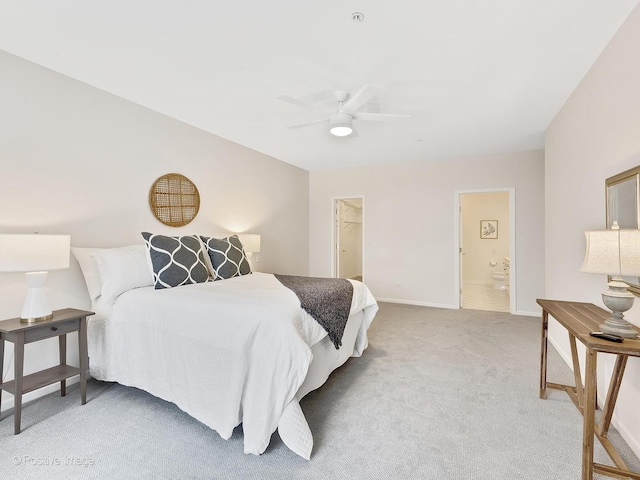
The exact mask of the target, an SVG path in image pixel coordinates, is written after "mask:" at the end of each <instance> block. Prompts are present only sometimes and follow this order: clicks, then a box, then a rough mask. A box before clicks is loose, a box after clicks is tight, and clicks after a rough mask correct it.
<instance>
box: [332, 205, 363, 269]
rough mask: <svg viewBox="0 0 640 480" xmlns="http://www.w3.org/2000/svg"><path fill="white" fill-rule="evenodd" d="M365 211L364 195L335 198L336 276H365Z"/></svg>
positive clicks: (334, 248) (334, 247)
mask: <svg viewBox="0 0 640 480" xmlns="http://www.w3.org/2000/svg"><path fill="white" fill-rule="evenodd" d="M363 212H364V199H363V197H348V198H337V199H334V204H333V215H334V245H333V251H334V255H333V257H334V268H333V272H334V277H339V278H352V279H354V280H362V278H363V258H364V241H363V240H364V233H363V232H364V214H363Z"/></svg>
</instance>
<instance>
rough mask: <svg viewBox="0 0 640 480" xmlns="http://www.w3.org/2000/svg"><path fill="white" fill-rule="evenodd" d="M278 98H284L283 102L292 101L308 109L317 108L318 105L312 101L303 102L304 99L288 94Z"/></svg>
mask: <svg viewBox="0 0 640 480" xmlns="http://www.w3.org/2000/svg"><path fill="white" fill-rule="evenodd" d="M278 100H282V101H283V102H287V103H290V104H292V105H295V106H296V107H301V108H304V109H306V110H317V109H318V107H316V106H315V105H311V104H310V103H307V102H303V101H302V100H298V99H297V98H293V97H289V96H288V95H280V96H278Z"/></svg>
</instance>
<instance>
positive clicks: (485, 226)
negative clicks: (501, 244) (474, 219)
mask: <svg viewBox="0 0 640 480" xmlns="http://www.w3.org/2000/svg"><path fill="white" fill-rule="evenodd" d="M480 238H484V239H488V238H498V221H497V220H480Z"/></svg>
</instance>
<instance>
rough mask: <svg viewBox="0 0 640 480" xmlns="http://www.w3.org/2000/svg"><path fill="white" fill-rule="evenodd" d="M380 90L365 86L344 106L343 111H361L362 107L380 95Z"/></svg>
mask: <svg viewBox="0 0 640 480" xmlns="http://www.w3.org/2000/svg"><path fill="white" fill-rule="evenodd" d="M379 91H380V89H379V88H378V87H373V86H371V85H365V86H364V87H362V88H361V89H360V90H358V91H357V92H356V93H355V94H354V95H353V96H352V97H351V98H349V100H347V101H346V102H345V104H344V105H342V108H341V110H342V111H343V112H347V113H353V112H355V111H356V110H357V109H359V108H360V107H361V106H362V105H364V104H365V103H367V101H368V100H370V99H371V98H372V97H374V96H375V95H377V94H378V92H379Z"/></svg>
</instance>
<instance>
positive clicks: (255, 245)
mask: <svg viewBox="0 0 640 480" xmlns="http://www.w3.org/2000/svg"><path fill="white" fill-rule="evenodd" d="M238 238H239V239H240V243H242V248H243V249H244V251H245V252H251V253H259V252H260V234H257V233H240V234H238Z"/></svg>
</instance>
